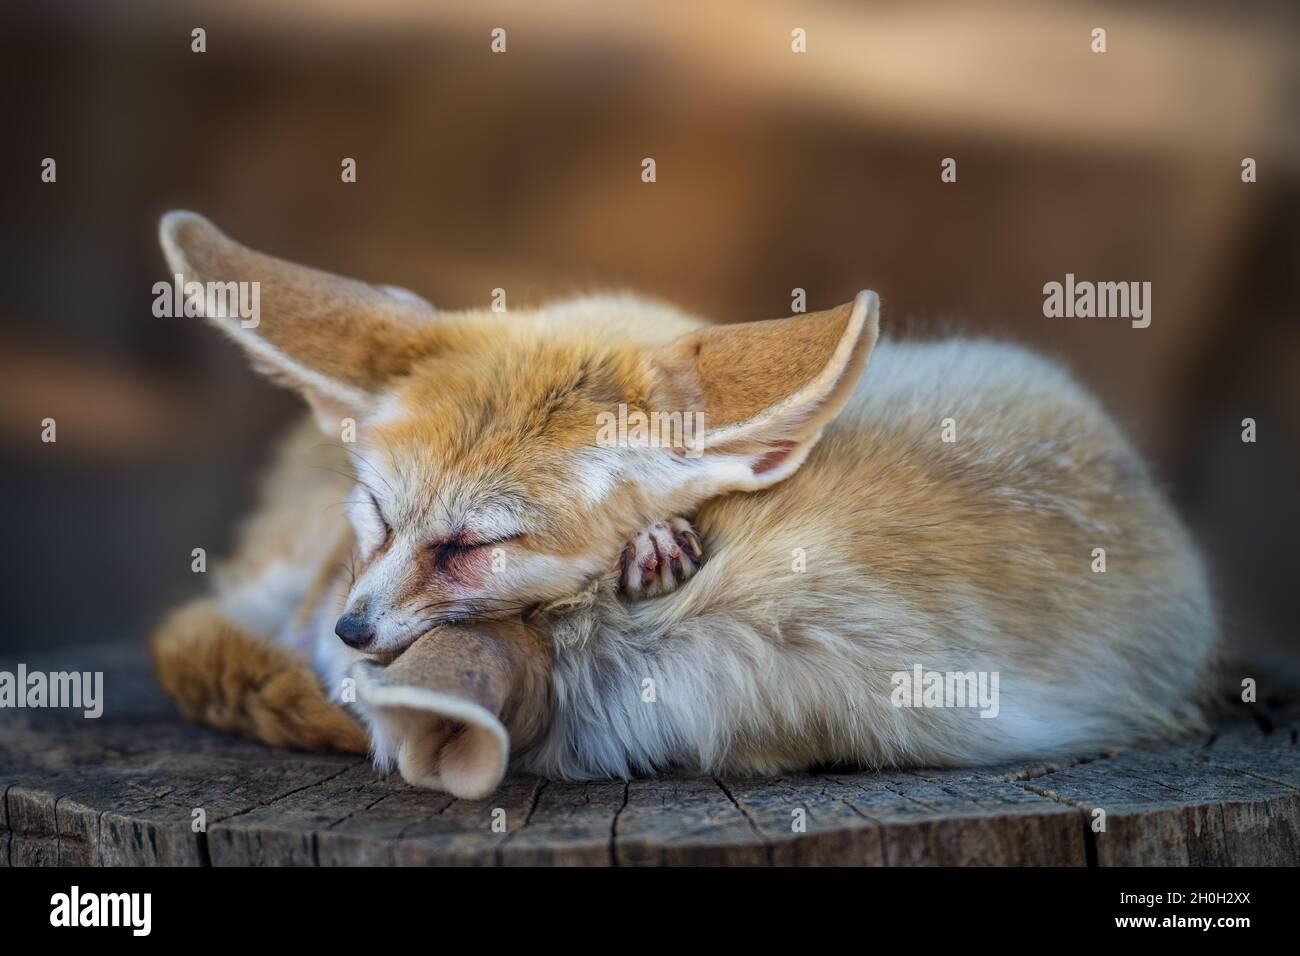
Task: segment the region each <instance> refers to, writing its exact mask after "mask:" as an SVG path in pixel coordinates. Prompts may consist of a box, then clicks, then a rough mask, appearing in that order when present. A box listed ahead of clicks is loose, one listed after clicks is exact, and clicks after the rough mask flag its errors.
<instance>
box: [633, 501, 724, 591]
mask: <svg viewBox="0 0 1300 956" xmlns="http://www.w3.org/2000/svg"><path fill="white" fill-rule="evenodd" d="M703 563H704V548H703V547H702V546H701V545H700V537H699V535H697V534H696V533H695V529H694V528H693V527H691V523H690V522H689V521H687V520H686V519H685V518H669V519H668V520H667V521H656V522H655V523H654V524H652V525H651V526H650V527H648V528H646V529H645V530H643V531H640V532H638V533H637V534H636V535H635V536H634V537H633V538H632V540H631V541H629V542H628V543H627V547H626V548H624V549H623V558H622V566H621V568H620V572H619V574H620V581H621V582H622V585H623V591H624V593H625V594H627V596H628V597H630V598H634V599H636V598H651V597H655V596H657V595H660V594H668V593H670V592H672V591H675V590H676V589H677V587H678V585H681V584H684V583H685V582H686V581H687V580H688V579H689V578H690V577H691V575H693V574H694V573H695V572H696V571H697V570H699V567H700V565H701V564H703Z"/></svg>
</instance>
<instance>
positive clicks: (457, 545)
mask: <svg viewBox="0 0 1300 956" xmlns="http://www.w3.org/2000/svg"><path fill="white" fill-rule="evenodd" d="M522 537H523V535H522V534H512V535H506V536H504V537H499V538H492V539H487V540H474V539H464V538H456V539H453V540H450V541H436V542H434V543H433V544H431V545H429V548H430V550H432V551H433V552H434V553H435V554H436V555H437V561H438V563H439V564H444V565H445V564H450V563H451V562H453V561H455V560H456V559H457V558H460V557H465V556H467V555H469V554H472V553H474V552H476V551H480V550H483V549H486V548H493V547H496V546H497V545H501V544H505V543H506V542H508V541H517V540H519V539H520V538H522Z"/></svg>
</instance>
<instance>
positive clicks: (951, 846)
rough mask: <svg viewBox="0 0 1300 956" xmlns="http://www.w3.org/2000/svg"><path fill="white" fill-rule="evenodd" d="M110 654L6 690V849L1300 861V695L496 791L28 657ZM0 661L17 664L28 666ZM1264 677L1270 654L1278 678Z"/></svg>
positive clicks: (2, 848)
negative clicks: (268, 733)
mask: <svg viewBox="0 0 1300 956" xmlns="http://www.w3.org/2000/svg"><path fill="white" fill-rule="evenodd" d="M26 660H27V663H28V666H29V669H41V670H47V671H58V670H79V671H86V670H102V671H103V672H104V697H105V707H104V714H103V716H102V717H101V718H99V719H96V720H89V719H84V718H83V717H82V716H81V715H80V712H76V711H72V712H69V711H55V710H26V709H23V710H14V709H4V710H0V793H3V800H2V801H0V865H10V866H51V865H66V864H73V865H92V866H93V865H102V866H113V865H123V864H126V865H186V866H207V865H212V866H225V865H249V864H251V865H306V866H329V865H349V864H467V865H529V864H544V865H597V866H602V865H615V866H628V865H678V864H757V865H771V864H797V865H866V866H905V865H1000V864H1010V865H1044V866H1126V865H1147V864H1172V865H1197V866H1199V865H1217V864H1227V865H1258V864H1264V865H1295V864H1296V863H1297V862H1300V745H1298V744H1297V731H1298V730H1300V706H1297V702H1298V701H1300V695H1297V694H1296V692H1295V691H1294V689H1288V690H1285V691H1276V692H1273V693H1271V694H1270V692H1269V691H1268V688H1267V686H1266V680H1265V673H1264V672H1263V671H1261V672H1259V673H1253V674H1252V672H1251V671H1250V670H1242V671H1240V673H1241V674H1243V675H1252V676H1254V677H1256V678H1257V679H1258V680H1259V681H1260V684H1261V686H1262V687H1264V690H1263V691H1262V696H1261V702H1259V703H1253V704H1246V703H1242V702H1240V700H1239V699H1234V701H1233V702H1232V703H1225V705H1224V708H1223V713H1222V714H1220V715H1219V716H1218V717H1217V718H1216V721H1215V729H1214V732H1213V733H1212V734H1210V735H1205V736H1202V737H1200V738H1198V739H1194V740H1186V741H1181V742H1177V743H1171V744H1168V745H1164V746H1161V747H1156V748H1149V749H1141V750H1132V751H1126V752H1122V753H1117V754H1104V755H1094V756H1092V757H1088V758H1084V759H1079V760H1075V761H1068V762H1061V763H1055V764H1044V763H1025V764H1017V765H1010V766H1000V767H988V768H976V769H961V770H925V769H921V770H909V771H891V772H884V773H874V772H866V771H860V770H854V769H848V768H825V769H820V770H817V771H814V772H808V773H798V774H788V775H784V776H780V777H769V778H730V777H687V776H672V777H660V778H655V779H638V780H630V781H621V780H615V781H600V782H595V783H581V784H565V783H554V782H550V781H546V780H542V779H539V778H537V777H532V776H524V775H513V776H510V777H508V778H507V780H506V782H505V783H504V785H503V786H502V788H501V789H500V790H499V791H498V792H497V793H496V794H494V795H493V796H492V797H490V798H488V799H486V800H479V801H466V800H457V799H454V798H452V797H450V796H447V795H445V794H437V793H432V792H429V791H425V790H418V789H415V788H413V787H410V786H407V785H406V784H405V783H403V782H402V781H401V780H400V779H399V778H398V777H396V776H395V775H394V776H392V777H388V778H384V777H381V776H379V775H378V774H377V773H376V771H375V770H374V769H373V767H372V766H371V765H370V763H369V762H368V761H367V760H365V759H363V758H360V757H356V756H327V755H321V754H304V753H293V752H289V751H284V750H276V749H273V748H271V747H266V746H263V745H261V744H257V743H253V742H250V741H246V740H240V739H237V738H233V737H229V736H226V735H223V734H221V733H218V732H216V731H211V730H208V729H205V728H201V727H196V726H193V725H191V724H188V723H186V722H184V721H183V720H182V719H181V718H180V717H179V715H177V713H176V712H175V709H174V708H173V707H172V705H171V704H170V703H169V702H168V701H167V700H166V699H165V698H164V697H163V695H162V693H161V691H160V690H159V689H158V687H157V685H156V684H155V683H154V681H153V677H152V675H151V673H150V670H149V664H148V660H147V655H146V653H145V651H144V649H143V647H139V646H135V645H122V644H117V645H106V646H102V647H96V648H84V649H81V650H79V651H77V652H74V653H65V654H60V655H58V656H57V657H55V656H52V655H47V656H46V657H45V658H42V657H41V656H40V655H34V656H33V657H32V658H27V659H26ZM0 669H5V670H10V671H13V670H14V665H13V664H12V663H6V664H4V665H2V666H0ZM1269 676H1270V678H1271V675H1269Z"/></svg>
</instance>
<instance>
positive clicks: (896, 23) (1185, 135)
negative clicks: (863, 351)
mask: <svg viewBox="0 0 1300 956" xmlns="http://www.w3.org/2000/svg"><path fill="white" fill-rule="evenodd" d="M195 27H202V28H204V29H205V30H206V31H207V52H205V53H202V54H197V53H193V52H191V49H190V47H191V34H190V31H191V30H192V29H193V28H195ZM494 27H503V28H505V30H506V31H507V32H506V36H507V52H506V53H504V54H494V53H492V52H491V50H490V49H489V44H490V35H489V34H490V31H491V30H492V29H493V28H494ZM1094 27H1104V28H1105V29H1106V30H1107V46H1108V50H1107V52H1106V53H1105V54H1094V53H1092V52H1091V50H1090V44H1091V31H1092V29H1093V28H1094ZM795 28H802V29H804V30H805V31H806V33H807V50H808V52H807V53H805V54H795V53H793V52H792V51H791V31H792V30H793V29H795ZM1298 41H1300V8H1298V7H1297V6H1296V5H1295V4H1294V3H1293V2H1290V0H1279V2H1258V3H1240V4H1232V5H1221V4H1218V3H1210V2H1204V3H1201V2H1155V0H1150V2H1124V3H1119V2H1116V3H1090V4H1082V3H1054V4H1029V3H1023V4H1014V5H986V4H978V3H965V2H962V3H938V2H936V3H927V2H901V0H900V2H892V3H873V4H859V3H845V2H827V0H823V2H809V0H803V2H798V3H793V2H791V3H774V2H765V0H750V2H745V3H735V4H723V3H709V4H705V3H698V2H693V3H685V2H655V3H637V4H633V3H607V4H589V5H588V4H578V3H572V2H560V3H553V4H539V3H534V2H526V0H519V2H510V3H472V4H471V3H458V4H429V3H415V2H399V0H369V2H366V3H347V2H343V0H337V2H323V3H310V4H309V3H304V2H289V3H260V2H259V3H254V2H237V3H221V4H217V3H187V2H169V3H163V2H158V3H145V2H122V3H115V4H102V3H89V2H87V3H69V2H52V3H43V4H39V5H37V4H33V5H25V4H22V3H19V4H13V3H7V4H6V5H5V7H4V8H3V11H2V12H0V77H2V79H3V82H2V83H0V96H2V97H3V100H4V110H5V114H4V115H5V120H6V123H5V129H6V134H7V135H6V136H5V147H4V149H3V151H2V153H3V156H2V157H0V163H3V167H4V169H3V174H4V178H3V186H2V187H0V188H3V191H4V202H3V204H0V221H2V222H3V230H0V243H3V255H2V256H0V262H2V263H3V267H2V271H0V274H2V275H3V277H4V278H3V288H2V291H3V296H2V297H0V309H3V314H2V315H0V388H2V389H3V402H0V459H2V468H3V480H4V495H3V502H4V508H5V513H4V522H5V526H6V529H7V530H8V531H10V536H9V538H8V547H6V548H5V549H4V552H5V555H6V557H5V563H6V568H5V574H4V576H3V580H4V588H5V592H4V598H5V600H4V607H5V610H6V611H7V615H8V621H7V625H8V626H6V627H5V628H4V629H3V632H2V633H3V636H2V637H0V641H2V642H4V643H6V644H8V645H9V646H11V647H19V646H22V647H30V646H33V645H37V644H51V643H56V642H63V643H74V642H75V643H82V642H86V641H94V640H99V639H108V638H112V637H122V636H127V635H132V634H139V633H143V632H144V631H145V630H146V629H147V628H148V627H149V626H150V625H151V624H152V623H154V621H155V620H156V619H157V616H158V614H159V613H160V612H161V610H162V608H163V607H165V606H166V605H167V604H168V603H171V602H173V601H175V600H177V599H180V598H182V597H185V596H188V595H189V594H192V593H194V592H196V591H197V590H198V589H199V588H201V587H202V585H203V583H204V582H203V581H202V580H201V579H200V578H198V576H196V575H194V574H192V573H191V572H190V551H191V549H192V548H194V547H206V548H207V549H208V552H209V556H210V558H211V557H216V556H218V555H219V554H220V553H221V552H222V551H223V549H224V548H225V547H227V546H228V544H229V542H230V540H231V535H232V529H233V523H234V520H235V519H236V517H237V516H238V515H239V514H240V513H241V512H242V511H243V510H244V509H245V508H246V507H247V505H248V503H249V501H250V499H251V495H252V492H253V489H254V487H255V484H254V483H255V476H256V473H257V467H258V465H259V463H260V462H262V461H264V460H265V458H266V456H267V453H268V448H269V444H270V442H271V440H272V437H273V435H274V434H275V433H276V432H277V431H279V430H281V429H282V428H283V427H284V426H285V424H286V423H287V422H288V421H289V420H290V418H292V417H293V416H294V415H296V414H297V413H298V408H299V406H298V403H297V400H296V399H295V398H294V397H293V396H291V395H288V394H287V393H282V392H278V391H276V390H275V389H273V388H272V387H271V386H269V385H267V384H265V383H263V382H262V381H261V380H260V379H258V378H257V377H256V376H255V375H254V374H253V373H252V372H251V371H250V370H249V369H247V368H246V366H245V363H244V361H243V360H242V358H241V357H240V356H239V355H237V354H236V353H235V351H234V349H233V347H231V346H229V345H228V344H227V343H226V342H225V341H224V340H222V339H221V337H220V336H218V335H216V334H215V333H213V332H212V331H211V330H209V329H206V328H204V327H203V325H202V323H201V321H200V320H195V319H183V318H175V319H158V318H155V317H154V316H153V315H152V313H151V306H152V302H153V293H152V286H153V283H154V282H156V281H158V280H161V279H166V278H168V275H167V270H166V267H165V265H164V263H163V261H162V258H161V256H160V254H159V252H158V250H157V242H156V222H157V218H158V216H159V214H161V213H162V212H164V211H165V210H167V209H169V208H175V207H183V208H190V209H195V210H197V211H199V212H202V213H204V214H205V215H207V216H209V217H210V218H212V219H213V220H214V221H216V222H217V223H218V224H219V225H220V226H221V227H222V228H224V229H225V230H226V231H228V232H229V233H230V234H231V235H233V236H235V237H236V238H238V239H240V240H242V241H244V242H246V243H248V244H249V245H252V246H254V247H256V248H259V249H262V250H265V251H268V252H271V253H274V254H277V255H281V256H283V257H286V258H290V259H295V260H298V261H302V262H306V263H309V264H312V265H315V266H319V267H323V268H327V269H331V270H334V271H338V272H343V273H348V274H353V275H356V276H359V277H361V278H363V279H366V280H368V281H371V282H376V283H394V284H400V285H405V286H407V287H409V288H411V289H414V290H416V291H417V292H419V293H421V294H422V295H425V296H426V297H428V298H430V299H431V300H432V301H434V302H435V303H438V304H440V305H442V306H444V307H461V306H467V305H475V304H477V305H486V304H487V302H488V300H489V296H490V293H491V290H492V289H493V288H494V287H498V286H500V287H503V288H505V289H506V290H507V292H508V296H509V301H510V303H511V304H512V305H516V306H517V305H521V304H525V303H528V302H531V301H536V300H539V299H542V298H545V297H547V296H551V295H556V294H567V293H571V292H573V291H578V290H582V289H595V288H609V287H630V288H633V289H636V290H639V291H642V292H645V293H649V294H652V295H655V296H658V297H660V298H664V299H667V300H670V301H673V302H676V303H678V304H680V305H682V306H684V307H686V308H688V309H691V310H694V311H696V312H698V313H699V314H702V315H705V316H708V317H713V318H716V319H717V320H719V321H739V320H747V319H757V318H770V317H774V316H778V315H784V314H788V313H789V311H790V296H791V290H792V289H793V288H795V287H801V288H804V289H806V290H807V292H808V300H809V302H808V304H809V307H810V308H813V309H816V308H824V307H828V306H831V305H834V304H837V303H840V302H843V301H846V300H847V299H849V298H850V297H851V296H852V295H853V294H854V293H855V292H856V291H857V290H858V289H860V288H864V287H870V288H874V289H876V290H877V291H879V292H880V293H881V296H882V298H883V301H884V307H885V321H886V325H887V328H888V330H889V331H890V332H891V333H892V334H937V333H942V332H947V331H969V332H973V333H990V334H995V335H998V336H1003V337H1007V338H1011V339H1015V340H1017V341H1021V342H1024V343H1027V344H1029V345H1032V346H1034V347H1037V348H1039V349H1041V350H1044V351H1046V352H1049V353H1051V354H1054V355H1056V356H1058V357H1061V358H1063V359H1065V360H1066V361H1068V362H1069V363H1070V364H1071V365H1072V366H1073V367H1074V368H1075V369H1076V371H1077V372H1078V374H1079V375H1080V376H1081V377H1082V378H1083V379H1085V380H1086V381H1087V382H1088V383H1090V384H1091V385H1092V386H1093V387H1094V388H1096V389H1097V390H1098V391H1099V392H1100V393H1101V394H1102V396H1103V397H1104V399H1105V400H1106V403H1107V404H1108V406H1109V407H1110V408H1111V410H1112V411H1113V412H1114V413H1115V415H1116V416H1117V417H1118V418H1119V419H1120V420H1121V421H1122V422H1123V423H1124V424H1125V425H1126V426H1127V428H1128V429H1129V431H1130V433H1131V434H1132V435H1133V437H1134V439H1135V440H1136V441H1137V442H1138V443H1139V444H1140V445H1141V446H1142V447H1143V448H1144V449H1145V450H1146V452H1147V454H1148V455H1149V456H1150V457H1151V459H1152V460H1153V462H1154V463H1155V466H1156V468H1157V470H1158V472H1159V473H1160V475H1161V476H1162V478H1163V479H1164V480H1165V481H1166V482H1167V483H1168V485H1169V486H1170V488H1171V491H1172V494H1173V495H1174V497H1175V498H1176V500H1177V501H1178V503H1179V505H1180V507H1181V508H1182V509H1183V511H1184V513H1185V514H1186V515H1187V517H1188V520H1189V522H1190V523H1191V524H1192V526H1193V528H1194V530H1195V531H1196V533H1197V535H1198V537H1199V538H1200V540H1201V541H1202V542H1203V544H1204V546H1205V548H1206V550H1207V553H1208V555H1209V557H1210V559H1211V561H1212V563H1213V566H1214V569H1215V579H1216V581H1217V583H1218V586H1219V590H1220V593H1221V596H1222V599H1223V602H1224V607H1225V619H1226V621H1227V623H1228V626H1229V634H1230V639H1231V640H1232V641H1233V642H1234V643H1235V644H1237V645H1250V646H1255V647H1260V648H1264V647H1269V648H1273V649H1276V650H1286V649H1290V650H1291V651H1297V650H1300V641H1297V639H1296V636H1295V621H1296V620H1297V619H1298V618H1300V613H1298V612H1300V589H1298V588H1297V587H1296V584H1297V573H1296V572H1297V567H1298V566H1300V552H1298V550H1297V547H1296V544H1295V542H1296V541H1297V539H1300V507H1298V506H1297V503H1296V494H1295V492H1296V488H1297V487H1298V486H1300V453H1298V452H1297V438H1298V437H1300V407H1298V403H1297V400H1296V398H1297V396H1296V391H1297V380H1298V379H1300V328H1298V327H1297V324H1296V322H1295V315H1294V308H1295V306H1294V303H1295V302H1296V301H1298V300H1300V287H1298V286H1300V278H1298V277H1300V269H1298V268H1297V266H1298V265H1300V231H1298V229H1297V226H1296V223H1297V216H1298V215H1300V202H1298V199H1297V197H1298V196H1300V190H1298V187H1300V124H1297V121H1296V120H1297V107H1298V106H1300V84H1298V83H1297V68H1296V56H1295V51H1296V50H1297V49H1300V42H1298ZM45 157H53V158H55V159H56V161H57V164H58V166H57V170H58V180H57V183H55V184H45V183H42V182H41V181H40V171H41V161H42V159H44V158H45ZM344 157H354V158H355V159H356V160H357V163H358V173H359V181H358V182H357V183H355V184H343V183H342V182H341V181H340V175H339V173H340V162H341V160H342V159H343V158H344ZM645 157H653V158H654V159H655V160H656V164H657V176H658V181H657V182H655V183H653V184H646V183H643V182H641V178H640V173H641V161H642V159H643V158H645ZM945 157H953V158H955V159H956V160H957V164H958V181H957V183H955V184H944V183H942V182H941V181H940V176H939V172H940V162H941V160H942V159H943V158H945ZM1244 157H1252V158H1254V159H1255V160H1256V161H1257V163H1258V170H1259V173H1258V176H1259V181H1258V182H1257V183H1253V184H1244V183H1242V181H1241V162H1242V159H1243V158H1244ZM1067 272H1073V273H1074V274H1075V275H1076V276H1078V277H1079V278H1080V279H1089V280H1112V281H1121V280H1122V281H1150V282H1151V283H1152V284H1153V290H1152V304H1153V321H1152V324H1151V327H1150V328H1147V329H1142V330H1139V329H1133V328H1131V327H1130V325H1129V323H1128V322H1127V321H1126V320H1118V319H1047V318H1044V317H1043V314H1042V303H1043V295H1042V287H1043V284H1044V283H1045V282H1049V281H1053V280H1056V281H1061V280H1063V279H1064V276H1065V274H1066V273H1067ZM47 416H49V417H53V418H55V419H56V420H57V422H58V442H57V443H56V444H53V445H47V444H42V443H41V441H40V421H41V419H43V418H45V417H47ZM1245 417H1252V418H1255V419H1256V420H1257V421H1258V428H1259V441H1258V443H1257V444H1253V445H1250V444H1243V443H1242V442H1241V440H1240V432H1241V420H1242V419H1243V418H1245Z"/></svg>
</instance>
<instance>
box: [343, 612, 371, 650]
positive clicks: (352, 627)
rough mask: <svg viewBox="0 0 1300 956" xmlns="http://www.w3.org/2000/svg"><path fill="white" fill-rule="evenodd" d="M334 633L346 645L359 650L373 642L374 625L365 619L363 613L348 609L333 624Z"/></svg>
mask: <svg viewBox="0 0 1300 956" xmlns="http://www.w3.org/2000/svg"><path fill="white" fill-rule="evenodd" d="M334 633H335V634H337V635H338V636H339V637H341V638H342V639H343V643H344V644H346V645H347V646H348V647H355V648H356V649H357V650H361V648H363V647H367V646H368V645H370V644H372V643H374V640H375V625H374V624H372V623H370V621H368V620H366V618H365V616H364V615H361V614H357V613H356V612H352V611H350V612H348V613H347V614H344V615H343V616H342V617H341V618H339V619H338V621H337V622H336V623H335V624H334Z"/></svg>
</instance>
